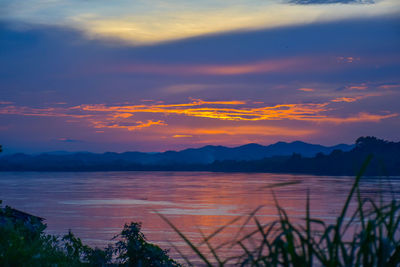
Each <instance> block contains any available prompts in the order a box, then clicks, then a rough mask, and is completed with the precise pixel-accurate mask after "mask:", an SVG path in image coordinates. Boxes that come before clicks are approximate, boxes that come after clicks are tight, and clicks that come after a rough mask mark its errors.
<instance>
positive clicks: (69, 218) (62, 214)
mask: <svg viewBox="0 0 400 267" xmlns="http://www.w3.org/2000/svg"><path fill="white" fill-rule="evenodd" d="M353 181H354V178H353V177H331V176H310V175H287V174H265V173H256V174H248V173H246V174H244V173H233V174H232V173H207V172H97V173H87V172H85V173H0V199H2V200H3V205H10V206H12V207H15V208H17V209H21V210H23V211H26V212H29V213H32V214H35V215H38V216H41V217H44V218H46V223H47V226H48V232H49V233H52V234H64V233H66V232H67V231H68V229H71V230H72V231H73V232H74V233H75V234H76V235H77V236H79V237H81V238H82V240H83V241H84V242H85V243H87V244H89V245H93V246H100V247H103V246H104V245H106V244H108V243H110V242H111V241H110V240H111V239H112V237H113V236H115V235H116V234H117V233H119V232H120V231H121V229H122V227H123V225H124V223H128V222H131V221H136V222H142V223H143V232H144V233H145V234H146V236H147V238H148V239H149V240H150V241H153V242H155V243H157V244H159V245H160V246H161V247H163V248H170V247H171V246H170V243H169V242H173V243H174V244H175V245H176V246H177V247H179V248H180V249H182V250H183V251H186V252H188V249H187V247H186V246H185V244H184V243H183V242H182V241H181V239H180V238H179V237H178V236H177V235H176V234H175V233H174V232H173V231H172V229H171V228H170V227H169V226H168V225H166V223H165V222H163V221H162V220H161V219H160V217H159V216H158V215H157V212H158V213H161V214H164V215H165V216H166V217H167V218H169V219H170V220H171V221H172V222H173V223H174V224H175V225H176V226H177V227H178V228H179V229H180V230H182V232H184V233H185V234H186V235H187V236H188V237H189V238H190V239H191V240H193V241H195V243H196V242H198V241H199V240H200V238H201V234H200V232H203V233H205V234H207V233H211V232H213V230H215V229H217V228H218V227H220V226H222V225H224V224H226V223H227V222H229V221H231V220H232V219H233V218H235V217H237V216H245V215H248V214H249V213H250V212H251V211H252V210H254V209H255V208H256V207H258V206H259V205H264V207H263V208H262V209H260V210H259V211H258V213H257V214H258V218H259V219H260V220H261V221H263V222H268V221H271V220H274V219H275V218H276V209H275V206H274V201H273V196H272V194H271V188H268V186H269V185H272V184H276V183H282V182H296V183H293V184H291V185H287V186H284V187H276V188H273V190H274V193H275V194H276V196H277V198H278V201H279V203H280V205H281V206H283V207H284V208H285V209H286V211H287V212H288V213H289V214H290V215H292V216H293V218H302V217H303V215H304V210H305V198H306V192H307V189H309V190H310V197H311V209H312V215H313V216H314V217H319V218H324V219H326V220H333V219H334V217H335V216H337V215H338V213H339V211H340V210H341V208H342V205H343V203H344V199H345V197H346V196H347V193H348V191H349V190H350V187H351V185H352V183H353ZM361 187H362V194H363V196H365V197H371V198H378V196H379V195H380V194H381V193H382V194H381V195H383V196H384V197H385V198H391V197H392V196H394V197H395V198H397V199H399V198H400V177H391V178H384V179H383V178H365V179H363V180H362V183H361ZM243 220H245V218H244V219H243ZM241 224H242V222H241V221H238V222H236V223H234V224H232V225H231V226H230V227H229V228H227V229H226V230H225V231H224V232H221V233H220V234H219V235H218V236H217V237H216V238H215V239H214V240H213V242H214V243H215V244H218V243H219V242H223V241H225V240H228V239H232V237H233V236H234V235H235V232H236V231H237V230H238V229H240V227H241ZM249 227H251V226H249ZM188 253H189V252H188ZM171 254H172V255H174V254H175V252H173V251H171Z"/></svg>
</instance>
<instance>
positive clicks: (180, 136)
mask: <svg viewBox="0 0 400 267" xmlns="http://www.w3.org/2000/svg"><path fill="white" fill-rule="evenodd" d="M172 137H173V138H189V137H193V135H190V134H175V135H173V136H172Z"/></svg>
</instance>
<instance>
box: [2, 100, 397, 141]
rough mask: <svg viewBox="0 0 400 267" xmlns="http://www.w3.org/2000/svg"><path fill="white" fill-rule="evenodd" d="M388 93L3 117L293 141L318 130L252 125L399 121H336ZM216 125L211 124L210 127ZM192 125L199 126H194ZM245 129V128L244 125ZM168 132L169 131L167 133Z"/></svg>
mask: <svg viewBox="0 0 400 267" xmlns="http://www.w3.org/2000/svg"><path fill="white" fill-rule="evenodd" d="M381 95H382V93H366V94H363V95H362V94H358V95H355V96H344V97H337V98H334V99H332V100H330V101H327V102H323V103H296V104H279V105H273V106H268V105H265V104H264V103H263V102H261V101H256V102H253V101H238V100H230V101H204V100H201V99H193V100H192V101H190V102H187V103H175V104H165V103H160V102H155V101H146V104H139V105H128V104H127V105H105V104H86V105H79V106H73V107H66V108H62V107H51V108H42V109H40V108H29V107H18V106H15V105H4V104H3V107H0V114H7V115H22V116H39V117H65V118H73V119H75V120H72V121H71V120H69V122H78V123H79V122H80V121H83V122H86V123H89V124H90V125H91V126H92V127H93V128H95V129H124V130H128V131H137V130H141V129H144V128H149V127H153V126H164V127H167V128H169V129H172V132H171V131H167V132H169V133H170V136H172V137H173V138H185V137H186V138H189V137H194V136H198V135H259V133H260V132H262V135H281V134H284V135H286V136H291V134H290V132H292V133H293V135H294V136H295V135H300V136H305V135H307V134H312V133H313V132H314V130H304V129H292V128H289V127H282V126H279V127H277V126H271V125H268V126H266V125H261V126H260V125H249V124H250V123H255V122H258V123H261V122H266V121H305V122H314V123H335V124H340V123H357V122H379V121H381V120H383V119H388V118H393V117H396V116H398V115H399V114H397V113H389V112H385V113H384V114H372V113H368V112H359V113H356V114H353V115H347V116H338V115H334V113H335V110H336V109H337V108H334V107H333V106H332V105H333V103H345V104H347V103H352V102H355V101H357V100H359V99H363V98H366V97H372V96H381ZM176 116H184V117H187V118H192V120H193V119H194V118H203V119H211V120H217V121H227V122H229V121H230V122H237V123H239V122H240V127H233V126H229V127H228V126H223V127H222V125H215V124H213V126H211V127H207V128H205V127H204V126H193V127H184V128H182V127H181V128H177V127H176V126H172V125H171V123H172V124H174V123H175V124H176V121H177V118H178V117H176ZM210 123H211V121H210ZM189 124H193V123H190V122H189ZM238 126H239V125H238ZM163 129H164V130H163V131H164V132H165V128H163Z"/></svg>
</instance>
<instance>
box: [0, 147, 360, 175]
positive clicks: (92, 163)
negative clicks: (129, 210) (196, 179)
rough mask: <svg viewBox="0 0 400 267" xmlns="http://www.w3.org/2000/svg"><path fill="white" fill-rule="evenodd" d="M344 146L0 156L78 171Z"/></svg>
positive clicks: (22, 164) (21, 164) (16, 165)
mask: <svg viewBox="0 0 400 267" xmlns="http://www.w3.org/2000/svg"><path fill="white" fill-rule="evenodd" d="M338 147H340V148H342V149H343V150H344V151H348V150H351V149H352V148H353V146H352V145H338V146H333V147H325V146H321V145H313V144H307V143H304V142H300V141H296V142H292V143H285V142H278V143H276V144H272V145H269V146H262V145H259V144H247V145H243V146H239V147H233V148H230V147H224V146H204V147H201V148H189V149H185V150H182V151H166V152H163V153H143V152H125V153H114V152H106V153H103V154H95V153H89V152H78V153H68V152H60V151H56V152H50V153H43V154H40V155H25V154H13V155H5V156H3V157H1V158H0V170H6V169H15V170H18V169H20V170H25V169H32V170H33V169H35V170H46V167H48V169H49V170H62V169H64V168H67V169H74V170H79V169H80V168H84V169H88V168H89V169H96V168H99V165H104V167H102V168H106V166H109V167H110V168H111V166H126V165H132V164H136V165H146V166H147V165H162V166H169V165H188V164H189V165H204V164H212V163H213V162H215V161H226V160H233V161H253V160H261V159H264V158H268V157H273V156H289V155H292V154H293V153H298V154H302V155H303V156H305V157H310V156H314V155H316V154H317V153H330V152H331V151H333V150H335V149H337V148H338Z"/></svg>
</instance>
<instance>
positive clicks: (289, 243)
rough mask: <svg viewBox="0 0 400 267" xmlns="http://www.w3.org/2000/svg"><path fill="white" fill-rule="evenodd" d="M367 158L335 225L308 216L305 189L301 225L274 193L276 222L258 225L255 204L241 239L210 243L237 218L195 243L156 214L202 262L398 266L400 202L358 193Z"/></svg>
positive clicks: (268, 264)
mask: <svg viewBox="0 0 400 267" xmlns="http://www.w3.org/2000/svg"><path fill="white" fill-rule="evenodd" d="M370 160H371V157H368V158H367V160H366V161H365V162H364V164H363V166H362V168H361V170H360V172H359V173H358V175H357V176H356V178H355V181H354V184H353V186H352V187H351V189H350V192H349V194H348V196H347V198H346V201H345V203H344V205H343V208H342V210H341V212H340V215H339V216H338V217H337V218H336V220H335V223H330V224H329V223H327V222H325V221H323V220H320V219H317V218H313V217H312V215H311V211H310V198H309V193H307V201H306V209H305V210H306V212H305V217H304V220H303V222H302V223H299V222H294V221H293V220H291V218H290V217H289V216H288V215H287V213H286V211H285V209H284V208H283V207H281V206H280V205H279V202H278V200H277V198H276V197H275V195H274V199H275V206H276V208H277V212H278V218H277V219H276V220H274V221H272V222H269V223H266V224H263V223H261V222H260V220H259V219H257V216H256V212H257V210H258V208H257V209H256V210H255V211H254V212H253V213H252V214H250V215H249V216H248V218H247V219H246V220H245V222H244V224H243V225H242V227H241V228H240V230H239V233H240V232H241V231H243V229H244V226H245V225H247V224H249V223H251V222H253V223H254V226H255V230H253V231H251V232H249V233H247V234H244V235H242V236H241V237H240V238H239V235H236V236H234V237H233V238H232V240H230V241H229V242H225V243H223V244H220V245H218V246H213V244H212V240H213V238H214V237H215V236H217V235H218V234H219V233H220V232H222V231H223V230H224V229H225V228H227V227H228V226H229V225H230V224H233V223H234V222H236V221H238V220H239V218H235V219H233V220H232V221H231V222H230V223H228V224H227V225H224V226H222V227H220V228H218V229H217V230H216V231H214V232H213V233H212V234H210V235H208V236H204V235H203V242H202V243H200V244H199V245H195V244H193V242H191V241H190V240H189V239H188V238H187V237H186V236H185V234H184V233H182V232H181V231H180V230H179V229H178V228H177V227H176V226H175V225H174V224H173V223H172V222H171V221H169V220H168V219H167V218H166V217H165V216H163V215H161V214H159V216H160V217H161V218H162V219H163V220H164V221H165V222H166V223H167V224H169V225H170V226H171V227H172V229H174V230H175V231H176V232H177V233H178V235H179V236H180V237H181V238H182V239H183V240H184V241H185V242H186V243H187V244H188V246H189V247H190V248H191V249H192V250H193V252H194V253H195V254H196V255H198V256H199V258H200V260H201V261H202V263H203V265H206V266H231V265H235V266H310V267H311V266H328V267H334V266H335V267H336V266H400V227H399V224H400V202H399V201H397V200H396V199H394V198H393V199H392V201H390V202H389V203H385V202H384V201H379V203H376V202H375V201H374V200H373V199H363V198H362V197H361V194H360V187H359V184H360V179H361V177H362V175H363V173H364V172H365V169H366V168H367V166H368V164H369V162H370ZM352 200H353V201H354V200H355V201H356V203H357V205H356V208H355V210H354V211H350V203H351V201H352ZM202 245H206V247H207V249H208V250H209V252H210V253H204V252H201V249H200V246H202ZM233 247H238V248H239V249H240V251H241V252H240V253H238V254H237V255H234V256H232V257H226V255H222V254H223V253H221V252H220V251H221V249H222V248H233ZM178 252H179V251H178ZM179 253H180V252H179ZM181 256H182V258H183V259H185V261H186V263H187V264H188V265H189V266H194V265H198V264H197V263H196V264H194V263H193V262H191V260H189V258H188V257H187V255H183V254H182V255H181ZM224 256H225V257H224Z"/></svg>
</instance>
